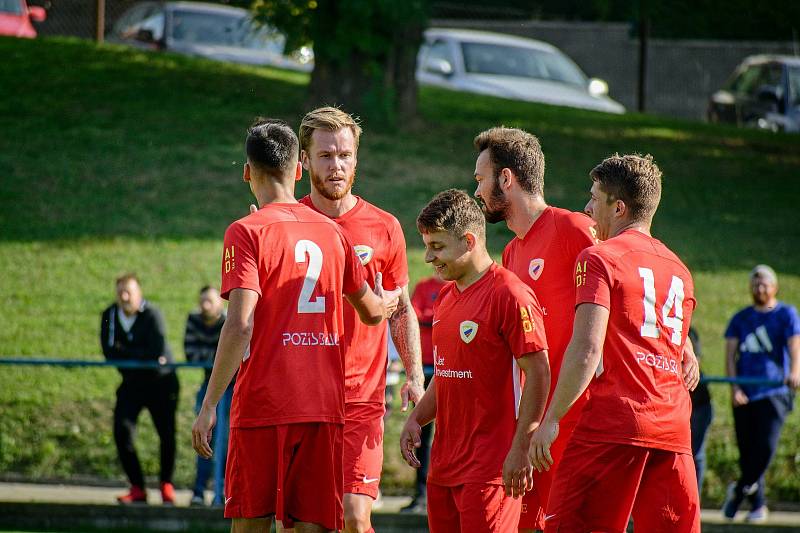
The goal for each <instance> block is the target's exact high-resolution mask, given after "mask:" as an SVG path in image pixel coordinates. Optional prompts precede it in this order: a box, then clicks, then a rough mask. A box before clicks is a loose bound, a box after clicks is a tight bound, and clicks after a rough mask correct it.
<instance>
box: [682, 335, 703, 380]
mask: <svg viewBox="0 0 800 533" xmlns="http://www.w3.org/2000/svg"><path fill="white" fill-rule="evenodd" d="M681 366H682V369H683V384H684V385H685V386H686V390H688V391H693V390H694V389H695V388H696V387H697V384H698V383H700V363H698V362H697V356H696V355H695V353H694V348H692V346H691V344H690V343H689V342H688V341H687V342H686V345H685V346H684V348H683V362H682V363H681Z"/></svg>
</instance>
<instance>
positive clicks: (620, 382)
mask: <svg viewBox="0 0 800 533" xmlns="http://www.w3.org/2000/svg"><path fill="white" fill-rule="evenodd" d="M575 269H576V271H575V284H576V286H577V296H576V304H577V305H580V304H583V303H591V304H597V305H601V306H603V307H605V308H607V309H608V310H609V319H608V327H607V330H606V339H605V344H604V345H603V356H602V359H601V363H600V366H599V367H598V369H597V373H596V374H597V378H596V379H594V380H593V381H592V383H591V384H590V385H589V387H590V389H589V390H590V395H589V401H588V402H587V403H586V406H585V407H584V409H583V415H582V416H581V419H580V421H579V422H578V426H577V427H576V428H575V432H574V433H573V438H581V439H584V440H593V441H600V442H610V443H617V444H630V445H634V446H645V447H649V448H658V449H662V450H667V451H673V452H678V453H691V435H690V430H689V418H690V416H691V411H692V407H691V401H690V399H689V392H688V391H687V390H686V388H685V386H684V384H683V373H682V371H681V367H682V365H681V362H682V359H683V346H684V343H685V342H686V334H687V332H688V331H689V324H690V323H691V318H692V312H693V311H694V307H695V299H694V285H693V282H692V275H691V274H690V273H689V270H688V269H687V268H686V266H685V265H684V264H683V263H682V262H681V260H680V259H679V258H678V256H676V255H675V254H674V253H673V252H672V251H670V250H669V249H668V248H667V247H666V246H664V244H662V243H661V242H660V241H658V240H657V239H654V238H653V237H650V236H648V235H645V234H644V233H641V232H640V231H636V230H627V231H624V232H622V233H621V234H619V235H618V236H616V237H613V238H611V239H609V240H607V241H605V242H602V243H600V244H598V245H595V246H592V247H590V248H587V249H586V250H584V251H583V252H581V254H580V255H579V256H578V262H577V265H576V267H575Z"/></svg>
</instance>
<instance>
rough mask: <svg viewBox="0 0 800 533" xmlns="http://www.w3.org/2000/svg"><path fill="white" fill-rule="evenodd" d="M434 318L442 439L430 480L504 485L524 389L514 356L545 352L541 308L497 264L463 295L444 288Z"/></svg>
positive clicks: (525, 288)
mask: <svg viewBox="0 0 800 533" xmlns="http://www.w3.org/2000/svg"><path fill="white" fill-rule="evenodd" d="M433 318H434V320H433V345H434V358H435V363H436V366H435V373H434V377H433V381H434V383H435V384H436V435H435V436H434V438H433V445H432V447H431V466H430V474H429V476H428V479H429V480H430V481H432V482H433V483H436V484H439V485H443V486H455V485H462V484H464V483H502V481H503V475H502V474H503V461H505V458H506V455H507V454H508V450H509V449H510V448H511V441H512V439H513V438H514V432H515V431H516V428H517V412H518V409H519V401H520V396H521V393H522V385H523V383H522V376H521V370H520V369H519V367H518V366H517V364H516V359H517V358H518V357H521V356H523V355H525V354H529V353H535V352H539V351H541V350H546V349H547V341H546V338H545V333H544V327H543V325H542V309H541V307H539V302H538V301H537V300H536V296H535V295H534V294H533V291H532V290H531V288H530V287H528V286H527V285H525V284H524V283H522V281H520V279H519V278H518V277H517V276H516V275H515V274H514V273H513V272H511V271H509V270H506V269H505V268H503V267H501V266H498V265H496V264H493V265H492V266H491V268H490V269H489V270H488V271H487V272H486V273H485V274H484V275H483V276H482V277H481V278H480V279H479V280H478V281H476V282H475V283H473V284H472V285H470V286H469V287H467V288H466V289H464V291H459V290H458V287H456V284H455V282H451V283H448V284H447V285H445V286H444V288H442V290H441V292H440V294H439V298H438V299H437V300H436V303H435V307H434V316H433Z"/></svg>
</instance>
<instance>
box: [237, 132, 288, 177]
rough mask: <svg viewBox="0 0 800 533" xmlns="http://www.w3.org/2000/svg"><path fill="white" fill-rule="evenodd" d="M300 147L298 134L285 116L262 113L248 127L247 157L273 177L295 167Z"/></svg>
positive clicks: (284, 173) (260, 169) (286, 172)
mask: <svg viewBox="0 0 800 533" xmlns="http://www.w3.org/2000/svg"><path fill="white" fill-rule="evenodd" d="M299 147H300V143H299V141H298V140H297V135H295V133H294V130H292V128H291V126H289V124H287V123H286V122H284V121H283V120H279V119H274V118H262V117H259V118H257V119H256V120H255V121H254V122H253V124H252V125H251V126H250V127H249V128H248V129H247V141H245V150H246V152H247V160H248V161H249V162H250V164H251V165H253V166H255V167H256V168H257V169H258V170H259V171H260V172H263V173H265V174H267V175H268V176H270V177H272V178H275V179H281V178H283V177H284V176H285V175H286V174H288V173H289V172H291V171H293V170H294V168H293V167H294V165H296V164H297V158H298V157H299V153H300V148H299Z"/></svg>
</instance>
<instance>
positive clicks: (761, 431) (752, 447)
mask: <svg viewBox="0 0 800 533" xmlns="http://www.w3.org/2000/svg"><path fill="white" fill-rule="evenodd" d="M793 400H794V397H793V395H791V394H781V395H776V396H770V397H767V398H764V399H762V400H756V401H754V402H750V403H747V404H745V405H742V406H740V407H736V408H734V410H733V422H734V426H735V429H736V442H737V444H738V445H739V468H740V469H741V471H742V476H741V477H740V478H739V481H738V483H737V484H736V497H737V499H739V501H741V500H742V499H743V498H744V496H747V497H748V499H749V500H750V503H751V505H752V506H753V509H757V508H758V507H761V506H762V505H764V503H765V497H764V474H765V473H766V471H767V468H768V467H769V464H770V462H771V461H772V457H773V456H774V455H775V450H777V449H778V441H779V439H780V436H781V428H782V427H783V422H784V420H785V418H786V415H787V414H788V412H789V411H791V409H792V402H793ZM755 483H758V486H757V488H756V489H755V490H754V491H753V490H751V489H750V488H751V487H752V486H753V485H754V484H755ZM745 493H747V494H745Z"/></svg>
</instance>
